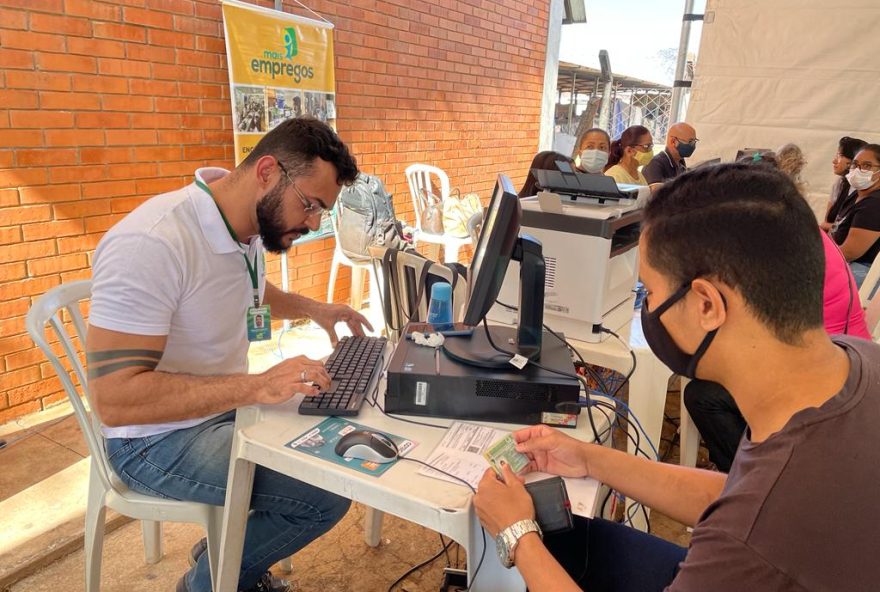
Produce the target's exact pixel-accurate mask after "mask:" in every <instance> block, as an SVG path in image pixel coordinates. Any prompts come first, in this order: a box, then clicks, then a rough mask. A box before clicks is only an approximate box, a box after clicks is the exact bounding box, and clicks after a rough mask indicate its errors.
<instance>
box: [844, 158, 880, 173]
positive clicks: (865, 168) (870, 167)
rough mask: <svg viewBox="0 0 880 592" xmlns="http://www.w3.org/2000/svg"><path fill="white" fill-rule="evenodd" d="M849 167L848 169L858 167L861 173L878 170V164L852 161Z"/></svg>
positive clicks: (879, 165)
mask: <svg viewBox="0 0 880 592" xmlns="http://www.w3.org/2000/svg"><path fill="white" fill-rule="evenodd" d="M849 168H850V170H854V169H859V170H860V171H862V172H863V173H873V172H875V171H880V164H874V163H872V162H856V161H853V162H851V163H850V165H849Z"/></svg>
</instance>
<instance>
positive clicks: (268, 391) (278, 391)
mask: <svg viewBox="0 0 880 592" xmlns="http://www.w3.org/2000/svg"><path fill="white" fill-rule="evenodd" d="M260 376H261V377H262V378H263V379H264V381H263V388H261V389H259V390H258V391H257V401H256V402H257V403H267V404H274V403H283V402H284V401H287V400H288V399H290V398H291V397H293V396H294V395H296V394H297V393H303V394H305V395H316V394H317V393H319V392H320V391H322V390H326V389H328V388H330V375H329V374H327V370H325V369H324V364H322V363H321V362H318V361H316V360H310V359H309V358H307V357H305V356H297V357H295V358H289V359H287V360H283V361H282V362H280V363H278V364H276V365H275V366H273V367H272V368H270V369H268V370H266V371H265V372H263V373H262V374H261V375H260Z"/></svg>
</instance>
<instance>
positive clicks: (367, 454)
mask: <svg viewBox="0 0 880 592" xmlns="http://www.w3.org/2000/svg"><path fill="white" fill-rule="evenodd" d="M335 450H336V454H338V455H339V456H344V457H346V458H357V459H360V460H369V461H372V462H375V463H379V464H384V463H390V462H394V461H395V460H397V445H396V444H395V443H394V442H392V441H391V438H389V437H388V436H386V435H385V434H382V433H380V432H370V431H368V430H355V431H353V432H349V433H347V434H345V435H344V436H342V437H341V438H340V439H339V442H337V443H336V448H335Z"/></svg>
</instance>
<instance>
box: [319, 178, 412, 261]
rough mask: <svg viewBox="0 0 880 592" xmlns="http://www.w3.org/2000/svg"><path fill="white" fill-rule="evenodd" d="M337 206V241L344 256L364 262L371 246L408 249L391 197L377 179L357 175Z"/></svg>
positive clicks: (341, 195) (341, 194)
mask: <svg viewBox="0 0 880 592" xmlns="http://www.w3.org/2000/svg"><path fill="white" fill-rule="evenodd" d="M336 203H337V207H336V216H337V217H336V228H337V233H338V235H337V237H336V240H338V241H339V246H340V247H341V248H342V252H343V253H345V255H346V256H348V257H350V258H351V259H355V260H365V259H369V258H370V252H369V250H368V249H369V248H370V247H371V246H374V245H375V246H379V247H387V248H389V249H403V248H405V247H406V246H407V243H406V240H405V239H404V238H403V232H402V229H401V226H400V222H398V221H397V218H396V217H395V215H394V204H393V202H392V199H391V194H390V193H388V192H387V191H385V186H384V185H382V181H380V180H379V178H378V177H373V176H370V175H367V174H364V173H360V174H358V176H357V179H355V181H354V183H352V184H351V185H350V186H348V187H345V188H344V189H343V190H342V192H341V193H340V194H339V199H338V200H337V201H336Z"/></svg>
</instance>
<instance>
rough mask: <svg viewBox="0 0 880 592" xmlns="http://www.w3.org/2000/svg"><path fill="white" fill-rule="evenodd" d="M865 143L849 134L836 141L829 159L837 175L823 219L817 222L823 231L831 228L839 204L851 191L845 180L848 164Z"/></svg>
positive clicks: (838, 210)
mask: <svg viewBox="0 0 880 592" xmlns="http://www.w3.org/2000/svg"><path fill="white" fill-rule="evenodd" d="M865 144H867V142H865V141H864V140H860V139H858V138H850V137H849V136H844V137H842V138H840V142H838V143H837V154H835V155H834V158H833V159H832V160H831V167H832V170H833V171H834V174H835V175H836V176H837V180H836V181H835V182H834V185H833V186H832V188H831V195H830V196H829V197H828V206H827V208H826V209H825V220H823V221H822V222H821V223H820V224H819V228H821V229H822V230H824V231H825V232H828V231H829V230H831V226H832V225H833V224H834V220H835V219H836V218H837V214H839V213H840V206H842V205H843V203H844V201H845V200H846V198H847V197H848V196H849V194H850V193H851V192H852V188H851V187H850V186H849V181H847V180H846V174H847V173H849V165H850V163H851V162H852V160H853V158H855V157H856V153H857V152H858V151H859V150H861V149H862V148H864V147H865Z"/></svg>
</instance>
